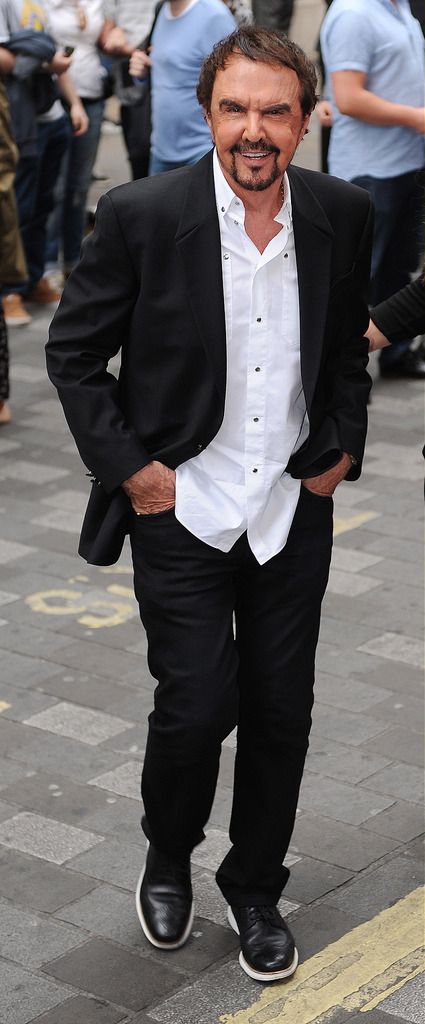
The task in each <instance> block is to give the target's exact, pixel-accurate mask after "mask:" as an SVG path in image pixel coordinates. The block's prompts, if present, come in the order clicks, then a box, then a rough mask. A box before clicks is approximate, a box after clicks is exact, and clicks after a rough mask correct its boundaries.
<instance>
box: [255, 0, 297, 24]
mask: <svg viewBox="0 0 425 1024" xmlns="http://www.w3.org/2000/svg"><path fill="white" fill-rule="evenodd" d="M294 2H295V0H252V12H253V15H254V22H255V24H256V25H266V26H267V28H277V29H279V31H280V32H289V26H290V24H291V18H292V11H293V8H294Z"/></svg>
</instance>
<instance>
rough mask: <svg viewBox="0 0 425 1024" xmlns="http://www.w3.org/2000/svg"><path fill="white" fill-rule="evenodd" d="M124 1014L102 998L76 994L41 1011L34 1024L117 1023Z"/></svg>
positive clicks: (124, 1012)
mask: <svg viewBox="0 0 425 1024" xmlns="http://www.w3.org/2000/svg"><path fill="white" fill-rule="evenodd" d="M126 1016H127V1011H125V1010H119V1009H118V1008H117V1007H113V1006H111V1005H110V1003H104V1002H103V1000H102V1001H101V1000H99V999H88V998H86V996H76V997H75V998H74V999H73V998H71V999H66V1001H65V1002H64V1003H61V1004H60V1006H57V1007H55V1008H54V1009H53V1010H48V1011H47V1013H43V1014H42V1015H41V1017H37V1020H36V1021H34V1024H76V1022H77V1021H81V1022H82V1024H118V1022H119V1021H123V1020H124V1017H126ZM133 1020H134V1017H133Z"/></svg>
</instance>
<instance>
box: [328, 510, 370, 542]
mask: <svg viewBox="0 0 425 1024" xmlns="http://www.w3.org/2000/svg"><path fill="white" fill-rule="evenodd" d="M380 514H381V513H380V512H356V513H355V515H352V516H335V519H334V537H338V536H339V534H340V533H347V532H348V530H357V529H358V527H359V526H363V524H364V523H370V521H371V520H372V519H379V516H380Z"/></svg>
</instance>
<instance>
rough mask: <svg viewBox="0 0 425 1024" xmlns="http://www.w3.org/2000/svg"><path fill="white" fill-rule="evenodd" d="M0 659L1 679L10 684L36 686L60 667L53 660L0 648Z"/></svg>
mask: <svg viewBox="0 0 425 1024" xmlns="http://www.w3.org/2000/svg"><path fill="white" fill-rule="evenodd" d="M8 615H9V612H8ZM0 639H1V637H0ZM0 661H1V666H2V679H3V681H4V682H5V683H7V684H8V685H10V686H11V685H13V686H22V687H28V686H36V685H37V684H38V683H43V681H44V680H45V679H48V678H49V676H54V675H56V674H57V673H58V672H59V670H60V668H61V666H60V665H58V664H55V663H54V662H51V661H44V660H42V659H41V658H28V657H26V656H25V655H23V654H16V653H15V652H13V651H7V650H5V649H1V650H0Z"/></svg>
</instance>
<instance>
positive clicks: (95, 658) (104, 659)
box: [61, 640, 139, 681]
mask: <svg viewBox="0 0 425 1024" xmlns="http://www.w3.org/2000/svg"><path fill="white" fill-rule="evenodd" d="M61 662H62V664H63V665H69V666H70V667H71V668H78V669H81V670H83V671H84V672H88V673H90V672H92V671H93V672H95V673H96V674H97V675H99V674H100V675H104V676H107V677H108V678H112V679H115V678H116V679H120V680H121V681H123V680H124V676H125V675H126V673H128V672H131V671H135V672H138V671H139V666H138V658H137V655H135V654H129V653H128V651H116V650H114V648H110V647H108V649H107V650H105V648H104V647H102V645H101V644H100V643H91V642H89V641H88V640H86V641H83V640H81V641H78V642H77V641H75V642H74V643H71V644H70V645H69V647H64V648H62V650H61Z"/></svg>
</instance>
